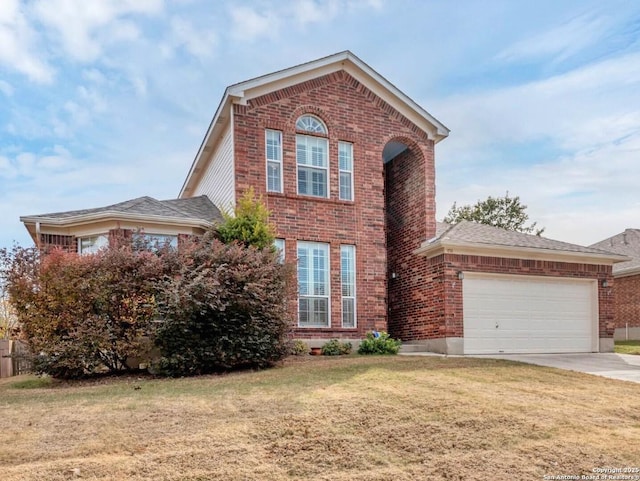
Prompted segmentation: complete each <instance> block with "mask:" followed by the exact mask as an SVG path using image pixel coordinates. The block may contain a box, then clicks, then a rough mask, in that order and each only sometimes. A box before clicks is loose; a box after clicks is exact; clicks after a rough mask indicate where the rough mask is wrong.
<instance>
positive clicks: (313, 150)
mask: <svg viewBox="0 0 640 481" xmlns="http://www.w3.org/2000/svg"><path fill="white" fill-rule="evenodd" d="M296 129H297V130H302V131H305V132H312V133H314V134H322V135H327V129H326V127H325V126H324V124H323V123H322V122H320V120H319V119H317V118H315V117H313V116H312V115H303V116H302V117H300V118H299V119H298V121H297V122H296ZM328 156H329V142H328V140H327V139H326V138H323V137H315V136H311V135H302V134H298V135H296V162H297V165H298V194H302V195H311V196H314V197H329V162H328Z"/></svg>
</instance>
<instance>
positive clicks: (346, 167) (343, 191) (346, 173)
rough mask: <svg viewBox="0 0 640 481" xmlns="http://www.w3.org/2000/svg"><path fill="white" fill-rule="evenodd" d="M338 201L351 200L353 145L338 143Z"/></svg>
mask: <svg viewBox="0 0 640 481" xmlns="http://www.w3.org/2000/svg"><path fill="white" fill-rule="evenodd" d="M338 164H339V168H340V200H353V144H350V143H348V142H338Z"/></svg>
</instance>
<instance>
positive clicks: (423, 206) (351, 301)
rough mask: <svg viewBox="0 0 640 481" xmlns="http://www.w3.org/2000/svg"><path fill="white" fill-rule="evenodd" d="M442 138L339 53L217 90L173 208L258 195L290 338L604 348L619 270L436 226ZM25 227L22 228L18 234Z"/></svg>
mask: <svg viewBox="0 0 640 481" xmlns="http://www.w3.org/2000/svg"><path fill="white" fill-rule="evenodd" d="M448 134H449V130H448V129H447V128H446V127H445V126H444V125H443V124H442V123H441V122H439V121H438V120H437V119H436V118H434V117H433V116H432V115H431V114H429V113H428V112H427V111H425V110H424V109H423V108H422V107H420V106H419V105H418V104H416V103H415V102H414V101H413V100H411V99H410V98H409V97H407V96H406V95H405V94H404V93H402V92H400V91H399V90H398V89H397V88H396V87H395V86H393V85H392V84H391V83H389V82H388V81H387V80H386V79H385V78H383V77H382V76H381V75H380V74H378V73H377V72H375V71H374V70H373V69H371V67H369V66H368V65H366V64H365V63H364V62H362V61H361V60H360V59H359V58H357V57H356V56H355V55H353V54H352V53H351V52H348V51H347V52H341V53H338V54H335V55H332V56H329V57H325V58H322V59H319V60H315V61H313V62H309V63H305V64H302V65H298V66H295V67H292V68H289V69H286V70H282V71H279V72H275V73H272V74H268V75H265V76H262V77H258V78H256V79H252V80H248V81H246V82H241V83H238V84H235V85H232V86H230V87H228V88H227V89H226V91H225V93H224V95H223V98H222V100H221V102H220V105H219V107H218V109H217V111H216V113H215V115H214V117H213V120H212V121H211V124H210V126H209V129H208V131H207V133H206V135H205V138H204V140H203V142H202V145H201V146H200V149H199V151H198V153H197V155H196V158H195V159H194V161H193V164H192V166H191V168H190V170H189V173H188V175H187V178H186V180H185V182H184V185H183V187H182V189H181V191H180V198H181V199H184V200H188V199H190V198H193V197H199V198H202V196H207V197H208V198H209V199H211V201H212V202H213V203H214V204H215V205H217V206H218V207H220V208H231V207H233V206H234V205H235V203H236V201H237V199H238V198H240V197H241V196H242V195H243V194H244V192H245V191H246V190H247V189H249V188H250V187H253V188H254V190H255V192H256V193H257V194H260V195H262V197H263V199H264V201H265V203H266V204H267V207H268V209H269V210H270V211H271V220H272V222H273V223H274V225H275V226H276V230H277V237H278V240H277V244H278V246H279V247H280V248H281V249H282V250H283V253H284V257H285V259H287V260H292V261H294V262H296V264H297V281H298V297H297V300H296V301H297V302H294V303H292V306H293V308H294V309H295V311H296V322H295V325H294V326H292V327H293V336H294V337H295V338H298V339H305V340H307V341H308V342H309V343H310V344H312V345H318V344H321V343H323V342H325V341H326V340H328V339H332V338H340V339H345V340H358V339H361V338H363V337H364V335H365V333H366V332H367V331H370V330H374V329H376V330H389V331H390V333H391V334H392V335H393V336H395V337H399V338H401V339H402V340H403V341H405V342H406V343H408V344H410V345H411V344H413V348H415V349H428V350H432V351H437V352H444V353H449V354H471V353H498V352H505V353H507V352H592V351H611V350H612V349H613V340H612V336H613V330H614V324H613V297H612V296H611V295H610V289H608V288H606V287H605V286H606V285H608V284H609V283H612V282H613V278H612V265H613V264H614V263H615V262H619V261H622V260H625V259H626V258H625V257H623V256H620V255H616V254H611V253H609V252H605V251H602V250H599V249H595V248H586V247H581V246H576V245H572V244H567V243H563V242H557V241H552V240H549V239H544V238H541V237H536V236H531V235H526V234H520V233H514V232H508V231H504V230H501V229H497V228H493V227H488V226H482V225H477V224H472V223H467V222H463V223H460V224H458V225H456V226H446V225H444V224H437V223H436V219H435V213H436V206H435V155H434V149H435V145H436V144H437V143H438V142H440V141H441V140H443V139H445V138H446V137H447V136H448ZM62 215H63V216H64V215H65V214H62ZM76 215H77V214H76ZM44 217H46V216H44ZM49 217H52V216H49ZM36 220H37V217H30V218H24V219H23V221H24V222H25V223H27V221H29V222H30V224H29V225H28V226H27V227H28V228H30V230H31V231H32V232H37V228H35V229H36V230H34V227H33V224H34V223H35V222H36ZM43 225H44V224H41V226H40V229H42V228H43V227H42V226H43ZM114 225H115V224H114ZM117 225H118V228H119V226H120V224H117ZM113 228H116V227H113ZM42 232H44V231H43V230H41V231H40V232H38V235H35V237H34V238H36V239H41V235H42ZM47 232H49V231H47ZM101 232H106V231H105V230H104V229H103V230H102V231H101ZM149 232H150V231H149ZM67 235H75V236H77V235H78V234H77V233H69V234H67ZM83 235H93V234H91V233H89V234H83Z"/></svg>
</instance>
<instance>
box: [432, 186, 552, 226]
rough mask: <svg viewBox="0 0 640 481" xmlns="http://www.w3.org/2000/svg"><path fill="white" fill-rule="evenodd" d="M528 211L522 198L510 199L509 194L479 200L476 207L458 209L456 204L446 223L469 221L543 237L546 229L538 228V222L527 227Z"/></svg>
mask: <svg viewBox="0 0 640 481" xmlns="http://www.w3.org/2000/svg"><path fill="white" fill-rule="evenodd" d="M526 210H527V206H526V205H523V204H522V203H521V202H520V197H518V196H515V197H510V196H509V192H507V193H506V195H505V196H504V197H491V196H489V197H488V198H487V199H486V200H479V201H478V202H476V203H475V204H474V205H463V206H461V207H458V206H457V204H456V203H455V202H454V203H453V206H452V207H451V209H450V210H449V212H448V214H447V216H446V217H445V218H444V221H445V222H447V223H448V224H457V223H458V222H460V221H461V220H468V221H471V222H477V223H479V224H487V225H492V226H494V227H500V228H502V229H507V230H512V231H517V232H524V233H525V234H535V235H538V236H539V235H542V233H543V232H544V227H543V228H541V229H538V228H536V225H537V223H536V222H534V223H533V224H531V225H529V226H526V225H525V224H526V222H527V221H528V220H529V216H528V215H527V213H526V212H525V211H526Z"/></svg>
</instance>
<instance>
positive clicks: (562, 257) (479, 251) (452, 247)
mask: <svg viewBox="0 0 640 481" xmlns="http://www.w3.org/2000/svg"><path fill="white" fill-rule="evenodd" d="M414 254H417V255H421V256H425V257H427V258H431V257H435V256H437V255H440V254H468V255H482V256H488V257H506V258H511V259H530V260H549V261H561V262H567V261H569V260H571V261H572V262H579V263H583V264H600V265H613V264H615V263H617V262H625V261H628V260H629V258H628V257H625V256H620V255H617V254H597V253H587V252H573V251H560V250H559V251H553V250H550V249H544V248H537V247H517V246H502V245H497V244H496V245H487V244H481V243H475V242H456V241H449V240H446V241H445V240H442V239H439V240H437V241H435V242H431V243H426V242H425V243H423V244H422V245H421V246H420V247H419V248H418V249H416V250H415V251H414Z"/></svg>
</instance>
